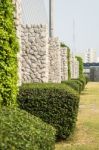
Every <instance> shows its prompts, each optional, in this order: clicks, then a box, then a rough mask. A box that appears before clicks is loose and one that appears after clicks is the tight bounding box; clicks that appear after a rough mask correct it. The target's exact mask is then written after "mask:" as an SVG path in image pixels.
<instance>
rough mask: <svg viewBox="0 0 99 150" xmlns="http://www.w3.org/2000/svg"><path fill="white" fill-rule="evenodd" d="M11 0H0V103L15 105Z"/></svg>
mask: <svg viewBox="0 0 99 150" xmlns="http://www.w3.org/2000/svg"><path fill="white" fill-rule="evenodd" d="M13 15H14V8H13V4H12V0H1V1H0V89H1V90H0V105H1V106H2V105H6V106H12V105H13V106H15V105H16V96H17V92H18V88H17V78H18V77H17V67H18V66H17V53H18V50H19V46H18V40H17V37H16V31H15V25H14V16H13Z"/></svg>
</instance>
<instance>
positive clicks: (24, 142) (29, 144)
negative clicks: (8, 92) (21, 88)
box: [0, 108, 55, 150]
mask: <svg viewBox="0 0 99 150" xmlns="http://www.w3.org/2000/svg"><path fill="white" fill-rule="evenodd" d="M54 145H55V129H54V128H53V127H51V126H50V125H47V124H46V123H44V122H43V121H42V120H41V119H39V118H37V117H34V116H33V115H31V114H29V113H27V112H26V111H23V110H20V109H8V108H3V109H2V110H0V150H54Z"/></svg>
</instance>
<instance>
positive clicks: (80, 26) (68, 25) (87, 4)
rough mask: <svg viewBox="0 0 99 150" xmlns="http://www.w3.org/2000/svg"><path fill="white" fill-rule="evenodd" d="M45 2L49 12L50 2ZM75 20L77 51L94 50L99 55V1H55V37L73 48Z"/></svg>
mask: <svg viewBox="0 0 99 150" xmlns="http://www.w3.org/2000/svg"><path fill="white" fill-rule="evenodd" d="M44 1H45V5H46V9H47V11H48V2H49V0H44ZM73 18H74V20H75V39H76V42H75V45H76V50H77V51H78V52H81V51H83V50H86V49H88V48H93V49H95V50H96V51H97V55H99V0H55V36H59V38H60V40H61V41H63V42H65V43H66V44H67V45H68V46H70V47H71V48H72V47H73Z"/></svg>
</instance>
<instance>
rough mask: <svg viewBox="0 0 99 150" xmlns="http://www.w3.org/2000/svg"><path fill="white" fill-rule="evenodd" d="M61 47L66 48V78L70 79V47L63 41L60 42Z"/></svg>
mask: <svg viewBox="0 0 99 150" xmlns="http://www.w3.org/2000/svg"><path fill="white" fill-rule="evenodd" d="M61 47H66V48H67V66H68V80H70V79H71V67H70V48H69V47H68V46H66V45H65V44H64V43H61Z"/></svg>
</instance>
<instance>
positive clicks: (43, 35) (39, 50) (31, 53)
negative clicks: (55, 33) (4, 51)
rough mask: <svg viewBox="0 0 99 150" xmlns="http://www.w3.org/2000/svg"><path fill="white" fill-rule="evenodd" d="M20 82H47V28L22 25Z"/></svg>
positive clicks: (44, 26)
mask: <svg viewBox="0 0 99 150" xmlns="http://www.w3.org/2000/svg"><path fill="white" fill-rule="evenodd" d="M21 38H22V83H33V82H48V28H47V26H46V25H31V26H28V25H26V26H22V34H21Z"/></svg>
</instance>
